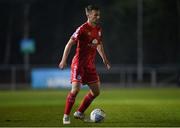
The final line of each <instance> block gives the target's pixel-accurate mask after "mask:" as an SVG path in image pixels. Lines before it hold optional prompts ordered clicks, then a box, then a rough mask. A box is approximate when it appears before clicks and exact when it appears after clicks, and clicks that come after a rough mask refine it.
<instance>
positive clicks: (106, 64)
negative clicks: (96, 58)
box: [97, 42, 111, 69]
mask: <svg viewBox="0 0 180 128" xmlns="http://www.w3.org/2000/svg"><path fill="white" fill-rule="evenodd" d="M97 51H98V53H99V55H100V56H101V58H102V60H103V63H104V64H105V66H106V68H107V69H110V68H111V65H110V63H109V60H108V59H107V56H106V54H105V52H104V47H103V43H102V42H100V44H99V45H98V46H97Z"/></svg>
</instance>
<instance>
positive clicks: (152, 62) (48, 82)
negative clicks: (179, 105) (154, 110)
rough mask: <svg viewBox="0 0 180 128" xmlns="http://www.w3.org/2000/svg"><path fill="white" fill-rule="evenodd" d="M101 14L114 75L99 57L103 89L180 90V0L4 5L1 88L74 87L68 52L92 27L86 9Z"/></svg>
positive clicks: (38, 0) (8, 1)
mask: <svg viewBox="0 0 180 128" xmlns="http://www.w3.org/2000/svg"><path fill="white" fill-rule="evenodd" d="M88 4H96V5H98V6H99V7H100V9H101V18H102V19H101V25H102V27H103V41H104V47H105V52H106V53H107V56H108V58H109V60H110V62H111V64H112V69H111V70H110V71H107V70H105V68H104V65H103V63H102V61H101V59H100V57H99V56H98V57H97V62H96V63H97V70H98V72H99V74H100V77H101V81H102V84H104V85H107V86H116V87H117V86H118V87H138V86H143V87H167V86H168V87H169V86H177V87H178V86H180V69H179V67H180V43H179V42H180V21H179V20H180V0H98V1H93V0H74V1H73V0H51V1H50V0H13V1H12V0H0V15H1V17H0V43H1V45H0V89H12V90H15V89H21V88H56V87H63V88H66V87H70V85H69V73H70V72H69V66H70V63H71V59H72V57H73V55H74V52H75V47H73V49H72V51H71V53H70V56H69V58H68V64H69V65H68V68H67V69H66V70H64V71H61V70H59V69H58V64H59V61H60V60H61V57H62V54H63V50H64V47H65V45H66V43H67V41H68V40H69V38H70V36H71V35H72V34H73V32H74V31H75V30H76V28H77V27H78V26H80V25H81V24H83V23H84V22H86V16H85V12H84V7H85V6H87V5H88Z"/></svg>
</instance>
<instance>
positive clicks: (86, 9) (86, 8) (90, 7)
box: [85, 5, 100, 15]
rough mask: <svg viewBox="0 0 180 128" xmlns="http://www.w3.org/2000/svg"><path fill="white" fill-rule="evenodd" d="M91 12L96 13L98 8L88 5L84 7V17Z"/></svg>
mask: <svg viewBox="0 0 180 128" xmlns="http://www.w3.org/2000/svg"><path fill="white" fill-rule="evenodd" d="M92 10H96V11H99V10H100V9H99V7H98V6H96V5H88V6H87V7H85V12H86V15H87V14H88V13H89V12H91V11H92Z"/></svg>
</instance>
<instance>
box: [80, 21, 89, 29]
mask: <svg viewBox="0 0 180 128" xmlns="http://www.w3.org/2000/svg"><path fill="white" fill-rule="evenodd" d="M79 28H80V29H88V28H89V25H88V23H87V22H85V23H84V24H82V25H81V26H80V27H79Z"/></svg>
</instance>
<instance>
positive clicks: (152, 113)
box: [0, 88, 180, 127]
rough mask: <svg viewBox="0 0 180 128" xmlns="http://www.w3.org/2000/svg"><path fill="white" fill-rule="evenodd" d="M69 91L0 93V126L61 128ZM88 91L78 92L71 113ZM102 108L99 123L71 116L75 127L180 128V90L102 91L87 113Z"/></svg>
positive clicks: (123, 89) (139, 89) (136, 89)
mask: <svg viewBox="0 0 180 128" xmlns="http://www.w3.org/2000/svg"><path fill="white" fill-rule="evenodd" d="M67 92H68V90H61V89H57V90H21V91H0V127H10V126H16V127H34V126H36V127H63V126H64V125H63V124H62V116H63V110H64V103H65V98H66V95H67ZM86 92H87V90H84V89H83V90H81V92H80V93H79V95H78V97H77V99H76V103H75V105H74V107H73V110H72V113H73V112H74V111H75V110H76V109H77V107H78V104H79V103H80V101H81V99H82V98H83V96H84V94H85V93H86ZM94 108H102V109H103V110H104V111H105V112H106V115H107V116H106V118H105V120H104V122H102V123H84V122H82V121H80V120H77V119H74V118H73V117H71V124H70V125H66V126H69V127H71V126H74V127H92V126H93V127H118V126H119V127H121V126H122V127H126V126H128V127H133V126H135V127H146V126H148V127H162V126H166V127H170V126H173V127H176V126H180V88H129V89H126V88H115V89H110V88H106V89H102V90H101V95H100V96H99V97H98V98H97V99H95V101H94V102H93V104H92V105H91V106H90V107H89V108H88V110H87V111H86V114H87V115H89V113H90V111H92V110H93V109H94Z"/></svg>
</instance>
